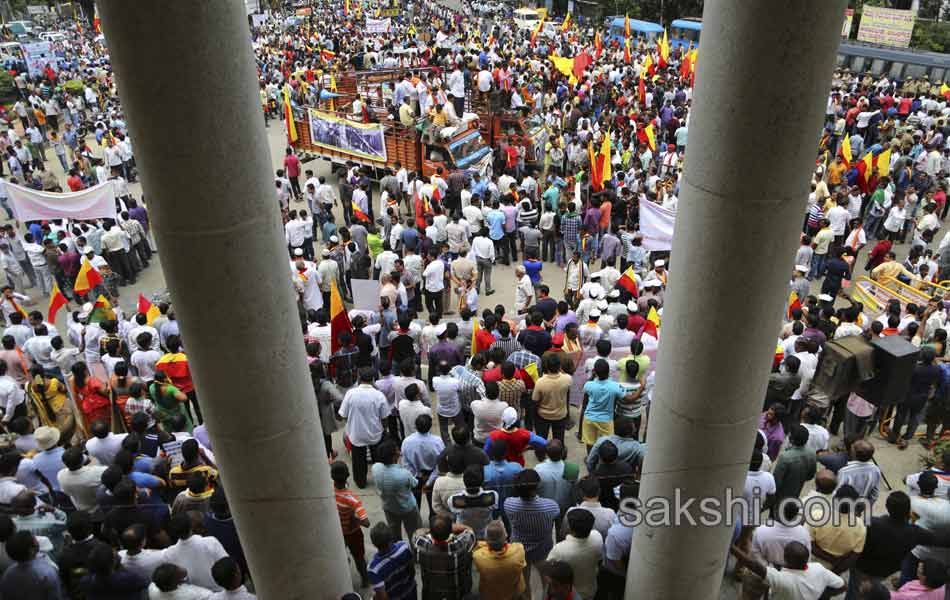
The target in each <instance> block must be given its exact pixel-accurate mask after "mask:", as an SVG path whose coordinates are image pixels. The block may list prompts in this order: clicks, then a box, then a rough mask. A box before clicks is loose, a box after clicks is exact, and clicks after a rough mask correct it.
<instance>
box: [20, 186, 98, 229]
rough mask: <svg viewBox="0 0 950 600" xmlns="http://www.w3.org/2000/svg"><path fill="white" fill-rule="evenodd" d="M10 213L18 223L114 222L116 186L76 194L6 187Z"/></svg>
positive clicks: (93, 188) (95, 187)
mask: <svg viewBox="0 0 950 600" xmlns="http://www.w3.org/2000/svg"><path fill="white" fill-rule="evenodd" d="M5 187H6V190H7V195H8V196H9V197H10V202H11V208H12V209H13V214H15V215H16V217H17V219H19V220H20V222H26V221H45V220H48V219H79V220H86V219H115V218H116V209H115V185H114V184H113V183H112V182H111V181H106V182H105V183H100V184H99V185H97V186H94V187H91V188H89V189H85V190H81V191H79V192H69V193H66V194H57V193H55V192H41V191H38V190H34V189H31V188H26V187H23V186H20V185H15V184H12V183H8V184H6V186H5Z"/></svg>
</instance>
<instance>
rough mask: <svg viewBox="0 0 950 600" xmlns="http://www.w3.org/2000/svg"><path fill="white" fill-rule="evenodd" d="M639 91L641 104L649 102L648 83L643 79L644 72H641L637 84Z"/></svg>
mask: <svg viewBox="0 0 950 600" xmlns="http://www.w3.org/2000/svg"><path fill="white" fill-rule="evenodd" d="M637 92H639V95H640V104H646V103H647V83H646V81H645V80H644V79H643V73H640V82H639V83H638V84H637Z"/></svg>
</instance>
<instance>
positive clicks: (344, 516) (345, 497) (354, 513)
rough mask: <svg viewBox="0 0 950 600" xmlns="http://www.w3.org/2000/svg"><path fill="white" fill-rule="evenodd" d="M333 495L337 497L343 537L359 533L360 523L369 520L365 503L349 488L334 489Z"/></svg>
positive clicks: (337, 509) (337, 508)
mask: <svg viewBox="0 0 950 600" xmlns="http://www.w3.org/2000/svg"><path fill="white" fill-rule="evenodd" d="M333 493H334V494H335V495H336V511H337V513H339V515H340V528H341V529H342V530H343V535H348V534H351V533H357V532H359V530H360V522H361V521H363V520H365V519H367V518H368V517H367V515H366V509H365V508H364V507H363V502H362V501H361V500H360V499H359V498H357V497H356V494H354V493H353V492H352V491H350V489H349V488H343V489H339V488H334V490H333Z"/></svg>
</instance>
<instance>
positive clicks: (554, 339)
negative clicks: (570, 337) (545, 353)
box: [551, 332, 564, 346]
mask: <svg viewBox="0 0 950 600" xmlns="http://www.w3.org/2000/svg"><path fill="white" fill-rule="evenodd" d="M551 344H552V345H554V346H563V345H564V332H558V333H555V334H554V335H552V336H551Z"/></svg>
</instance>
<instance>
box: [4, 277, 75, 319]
mask: <svg viewBox="0 0 950 600" xmlns="http://www.w3.org/2000/svg"><path fill="white" fill-rule="evenodd" d="M67 304H69V300H67V299H66V296H64V295H63V293H62V292H61V291H59V286H58V285H56V281H55V280H54V281H53V291H52V292H50V295H49V308H48V309H47V311H46V320H47V321H49V322H50V323H52V324H54V325H55V324H56V313H58V312H59V309H61V308H62V307H64V306H66V305H67ZM14 306H16V304H14ZM17 308H19V307H17ZM20 311H21V312H22V311H23V309H20Z"/></svg>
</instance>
